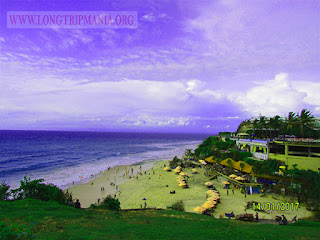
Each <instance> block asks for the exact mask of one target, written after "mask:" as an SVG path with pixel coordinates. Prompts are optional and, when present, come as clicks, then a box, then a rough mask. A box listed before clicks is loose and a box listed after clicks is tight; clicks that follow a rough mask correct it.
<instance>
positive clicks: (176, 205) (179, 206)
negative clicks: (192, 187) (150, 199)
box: [167, 201, 184, 212]
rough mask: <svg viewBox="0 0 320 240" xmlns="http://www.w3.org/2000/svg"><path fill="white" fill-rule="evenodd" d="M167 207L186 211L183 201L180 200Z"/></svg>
mask: <svg viewBox="0 0 320 240" xmlns="http://www.w3.org/2000/svg"><path fill="white" fill-rule="evenodd" d="M167 209H171V210H177V211H182V212H184V203H183V202H182V201H178V202H176V203H174V204H172V205H171V206H168V207H167Z"/></svg>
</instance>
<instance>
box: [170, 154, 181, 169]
mask: <svg viewBox="0 0 320 240" xmlns="http://www.w3.org/2000/svg"><path fill="white" fill-rule="evenodd" d="M178 166H181V167H183V161H182V159H179V158H178V157H177V156H175V157H174V158H173V159H172V160H171V161H170V162H169V167H170V168H176V167H178Z"/></svg>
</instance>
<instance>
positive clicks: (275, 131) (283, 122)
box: [237, 109, 319, 138]
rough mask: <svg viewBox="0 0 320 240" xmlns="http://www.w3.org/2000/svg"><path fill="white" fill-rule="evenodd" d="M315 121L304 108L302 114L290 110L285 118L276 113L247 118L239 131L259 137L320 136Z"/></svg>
mask: <svg viewBox="0 0 320 240" xmlns="http://www.w3.org/2000/svg"><path fill="white" fill-rule="evenodd" d="M314 123H315V117H314V116H313V115H312V113H311V112H310V111H308V110H307V109H303V110H302V111H301V112H300V114H298V113H294V112H289V114H288V116H287V117H285V118H281V117H280V116H279V115H276V116H274V117H271V118H267V117H265V116H260V118H259V119H254V120H253V121H251V120H245V121H243V122H242V123H241V124H240V125H239V127H238V130H237V132H238V133H239V132H246V133H249V134H250V135H251V134H253V135H254V136H255V137H257V138H273V137H277V136H278V135H295V136H297V137H315V138H319V131H316V130H315V129H314Z"/></svg>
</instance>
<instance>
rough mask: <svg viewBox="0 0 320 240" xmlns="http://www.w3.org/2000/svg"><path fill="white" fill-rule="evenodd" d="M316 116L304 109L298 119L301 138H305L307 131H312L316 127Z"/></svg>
mask: <svg viewBox="0 0 320 240" xmlns="http://www.w3.org/2000/svg"><path fill="white" fill-rule="evenodd" d="M314 121H315V120H314V116H313V115H312V114H311V112H310V111H308V110H307V109H302V111H301V113H300V116H298V118H297V122H298V123H299V127H300V133H301V137H304V135H305V130H306V129H311V128H312V127H313V125H314Z"/></svg>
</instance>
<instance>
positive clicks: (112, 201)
mask: <svg viewBox="0 0 320 240" xmlns="http://www.w3.org/2000/svg"><path fill="white" fill-rule="evenodd" d="M90 207H91V208H102V209H107V210H115V211H119V210H120V209H121V208H120V202H119V200H118V199H116V198H113V197H112V196H111V195H108V196H107V197H106V198H104V199H103V200H102V201H101V203H100V204H91V206H90Z"/></svg>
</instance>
